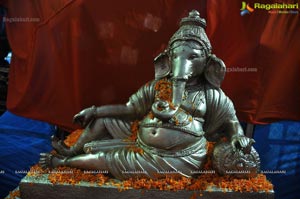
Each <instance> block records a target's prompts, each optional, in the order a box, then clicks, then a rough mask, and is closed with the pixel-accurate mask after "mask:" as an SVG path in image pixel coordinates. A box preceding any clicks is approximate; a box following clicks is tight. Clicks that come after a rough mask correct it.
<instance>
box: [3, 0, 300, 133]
mask: <svg viewBox="0 0 300 199" xmlns="http://www.w3.org/2000/svg"><path fill="white" fill-rule="evenodd" d="M248 2H249V3H250V4H251V3H253V2H254V1H248ZM262 2H270V1H267V0H264V1H263V0H262ZM274 2H275V1H274ZM2 4H3V5H5V6H6V7H7V9H8V15H7V18H8V19H9V18H14V17H17V18H23V19H24V18H28V19H27V20H29V21H30V20H31V22H29V21H27V22H7V23H6V27H7V32H8V39H9V42H10V45H11V48H12V50H13V59H12V63H11V68H10V76H9V92H8V100H7V106H8V109H9V110H10V111H11V112H13V113H15V114H18V115H22V116H25V117H29V118H33V119H39V120H43V121H47V122H50V123H53V124H56V125H59V126H61V127H64V128H66V129H68V130H72V129H74V128H77V126H74V125H73V124H72V117H73V115H74V114H75V113H77V112H78V111H80V110H81V109H83V108H85V107H89V106H91V105H97V106H100V105H104V104H115V103H125V102H126V101H127V99H128V97H129V96H130V95H131V94H132V93H134V92H135V91H136V90H137V89H138V88H139V87H140V86H141V85H143V84H144V83H146V82H147V81H148V80H151V79H153V78H154V68H153V58H154V57H155V56H156V55H157V54H158V53H159V52H160V51H162V50H163V49H164V48H165V46H166V44H167V42H168V40H169V38H170V37H171V36H172V34H173V33H174V32H175V31H176V30H177V28H178V23H179V20H180V18H181V17H183V16H185V15H186V14H187V13H188V11H190V10H191V9H197V10H199V11H200V13H201V16H202V17H205V18H206V19H207V22H208V27H207V32H208V36H209V38H210V39H211V42H212V45H213V48H214V49H213V52H214V53H215V54H216V55H217V56H218V57H220V58H221V59H223V60H224V61H225V63H226V65H227V67H228V69H232V70H241V69H242V70H244V69H243V68H254V69H255V70H256V72H249V71H248V72H245V71H244V72H243V71H242V72H238V71H235V72H234V71H232V70H231V71H229V72H228V73H227V75H226V78H225V81H224V83H223V86H222V88H223V89H224V90H225V92H226V93H227V95H228V96H229V97H230V98H231V99H232V100H233V101H234V104H235V106H236V109H237V113H238V117H239V118H240V120H242V121H247V122H252V123H263V122H271V121H273V120H279V119H292V120H299V119H300V94H299V91H300V90H299V83H298V81H299V79H300V56H299V54H300V39H299V35H300V22H299V15H293V14H268V13H267V12H266V11H263V10H255V11H254V12H253V13H251V14H249V15H246V16H240V8H241V1H238V0H233V1H230V2H229V1H228V2H227V1H221V0H209V1H207V2H206V1H205V0H185V1H178V0H151V1H140V0H127V1H120V0H110V1H87V0H53V1H23V2H22V3H20V1H18V0H10V1H4V2H2ZM25 20H26V19H25Z"/></svg>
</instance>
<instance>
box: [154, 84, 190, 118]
mask: <svg viewBox="0 0 300 199" xmlns="http://www.w3.org/2000/svg"><path fill="white" fill-rule="evenodd" d="M185 85H186V80H184V79H176V78H174V79H173V81H172V101H171V102H167V101H162V100H159V101H157V102H155V103H154V104H153V105H152V112H153V114H154V116H155V117H156V118H158V119H160V120H162V121H167V120H169V119H171V118H172V117H173V116H174V115H175V113H176V112H177V111H178V109H179V107H180V105H181V102H182V98H183V96H184V91H185Z"/></svg>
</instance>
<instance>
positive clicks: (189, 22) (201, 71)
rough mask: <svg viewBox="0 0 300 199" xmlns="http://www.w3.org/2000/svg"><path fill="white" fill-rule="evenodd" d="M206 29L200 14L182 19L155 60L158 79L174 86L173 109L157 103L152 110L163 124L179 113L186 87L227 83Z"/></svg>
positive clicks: (167, 105) (215, 85)
mask: <svg viewBox="0 0 300 199" xmlns="http://www.w3.org/2000/svg"><path fill="white" fill-rule="evenodd" d="M205 25H206V23H205V20H204V19H202V18H200V16H199V13H198V12H197V11H192V12H190V14H189V17H186V18H183V19H182V21H181V27H180V28H179V30H178V31H177V32H176V33H175V34H174V35H173V36H172V38H171V39H170V41H169V45H168V48H167V49H166V50H165V51H164V52H163V53H161V54H160V55H158V56H157V57H156V58H155V59H154V66H155V78H156V79H161V78H168V79H170V80H171V82H172V91H173V93H172V106H171V105H170V104H168V103H167V102H165V101H156V102H155V103H154V104H153V106H152V111H153V113H154V115H155V116H156V117H157V118H159V119H161V120H168V119H170V118H171V117H173V116H174V114H175V113H176V112H177V110H178V109H179V107H180V105H181V102H182V99H183V96H184V91H185V88H186V86H187V85H192V84H197V83H199V82H203V80H204V81H206V82H207V83H208V84H211V85H212V86H214V87H216V88H219V87H220V85H221V82H222V80H223V79H224V76H225V70H226V68H225V64H224V62H223V61H222V60H221V59H219V58H217V57H216V56H215V55H213V54H211V45H210V42H209V40H208V38H207V36H206V33H205V30H204V28H205ZM171 107H172V108H171ZM174 107H175V108H174Z"/></svg>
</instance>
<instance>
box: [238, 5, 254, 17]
mask: <svg viewBox="0 0 300 199" xmlns="http://www.w3.org/2000/svg"><path fill="white" fill-rule="evenodd" d="M253 11H254V9H253V8H251V7H250V6H249V4H248V3H246V2H245V1H243V2H242V8H241V16H244V15H246V14H250V13H251V12H253Z"/></svg>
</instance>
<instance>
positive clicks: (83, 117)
mask: <svg viewBox="0 0 300 199" xmlns="http://www.w3.org/2000/svg"><path fill="white" fill-rule="evenodd" d="M96 111H97V108H96V106H91V107H90V108H86V109H83V110H82V111H80V112H79V113H77V114H76V115H75V116H74V117H73V122H74V123H76V124H79V125H80V126H82V127H84V128H85V127H86V126H87V125H88V124H89V123H90V122H91V121H92V120H93V119H95V117H96Z"/></svg>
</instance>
